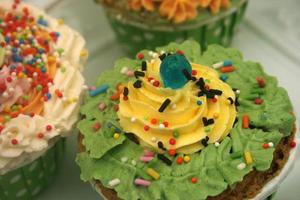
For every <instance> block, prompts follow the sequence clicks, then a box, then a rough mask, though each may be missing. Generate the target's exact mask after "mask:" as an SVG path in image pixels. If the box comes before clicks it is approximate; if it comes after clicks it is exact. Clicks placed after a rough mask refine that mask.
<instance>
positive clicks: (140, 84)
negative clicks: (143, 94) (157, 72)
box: [133, 80, 142, 88]
mask: <svg viewBox="0 0 300 200" xmlns="http://www.w3.org/2000/svg"><path fill="white" fill-rule="evenodd" d="M133 87H134V88H141V87H142V81H141V80H136V81H135V82H134V84H133Z"/></svg>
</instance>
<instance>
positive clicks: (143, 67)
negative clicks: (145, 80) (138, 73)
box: [142, 61, 147, 71]
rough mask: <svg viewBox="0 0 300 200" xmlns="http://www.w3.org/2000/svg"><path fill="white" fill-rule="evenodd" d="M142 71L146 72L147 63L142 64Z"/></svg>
mask: <svg viewBox="0 0 300 200" xmlns="http://www.w3.org/2000/svg"><path fill="white" fill-rule="evenodd" d="M142 71H147V62H146V61H143V62H142Z"/></svg>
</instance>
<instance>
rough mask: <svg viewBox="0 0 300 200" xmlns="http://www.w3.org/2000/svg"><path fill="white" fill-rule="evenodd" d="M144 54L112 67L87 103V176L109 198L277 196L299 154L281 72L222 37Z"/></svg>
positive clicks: (83, 126) (83, 150)
mask: <svg viewBox="0 0 300 200" xmlns="http://www.w3.org/2000/svg"><path fill="white" fill-rule="evenodd" d="M138 55H139V56H138V57H139V59H128V58H124V59H120V60H118V61H117V62H116V64H115V66H114V68H113V69H110V70H108V71H105V72H103V73H102V74H101V75H100V77H99V78H98V80H97V82H96V85H95V88H93V90H91V91H90V94H89V96H88V97H87V99H86V101H85V103H84V105H83V106H82V108H81V114H82V115H83V116H84V119H83V120H81V121H80V122H79V124H78V128H79V130H80V133H81V134H80V137H79V140H78V143H79V150H80V153H79V154H78V155H77V159H76V162H77V164H78V165H79V166H80V168H81V179H82V180H84V181H90V182H92V183H93V186H94V188H95V189H96V190H97V191H98V192H99V193H100V194H101V195H102V196H104V197H105V198H106V199H109V200H115V199H118V200H119V199H123V200H137V199H143V200H158V199H160V200H162V199H163V200H183V199H190V200H205V199H208V200H221V199H236V200H241V199H251V198H254V199H255V200H258V199H259V200H262V199H265V198H271V197H268V196H270V195H272V193H274V192H275V189H277V188H278V185H279V184H280V182H281V181H282V180H283V179H284V177H285V176H286V175H287V173H288V172H289V171H290V169H291V167H292V165H293V163H294V161H295V159H296V156H295V152H296V151H295V149H293V147H295V145H296V142H295V141H294V132H295V130H294V124H295V117H294V115H293V114H292V105H291V102H290V100H289V97H288V94H287V92H286V91H285V90H284V89H283V88H281V87H279V86H278V84H277V80H276V78H275V77H272V76H269V75H267V74H266V73H265V72H264V71H263V69H262V67H261V65H260V64H258V63H256V62H248V61H244V60H243V57H242V55H241V53H240V52H239V51H238V50H236V49H226V48H223V47H221V46H218V45H212V46H208V50H207V51H205V52H202V53H201V51H200V46H199V45H198V44H197V43H196V42H193V41H186V42H184V43H182V44H177V43H171V44H169V45H168V46H164V47H160V48H156V49H155V51H148V50H145V51H142V52H140V53H139V54H138ZM291 149H293V150H291ZM290 152H291V154H290ZM282 169H283V170H282ZM281 170H282V172H281V173H280V171H281ZM277 175H278V176H277ZM274 177H276V178H275V179H273V178H274Z"/></svg>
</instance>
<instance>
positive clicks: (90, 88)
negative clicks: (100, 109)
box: [89, 86, 97, 90]
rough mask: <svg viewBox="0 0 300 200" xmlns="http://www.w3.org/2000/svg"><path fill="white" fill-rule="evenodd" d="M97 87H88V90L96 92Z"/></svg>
mask: <svg viewBox="0 0 300 200" xmlns="http://www.w3.org/2000/svg"><path fill="white" fill-rule="evenodd" d="M96 89H97V87H96V86H89V90H96Z"/></svg>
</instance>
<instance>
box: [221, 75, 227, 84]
mask: <svg viewBox="0 0 300 200" xmlns="http://www.w3.org/2000/svg"><path fill="white" fill-rule="evenodd" d="M220 79H221V80H222V81H224V82H226V81H227V79H228V76H226V75H225V74H223V75H221V76H220Z"/></svg>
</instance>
